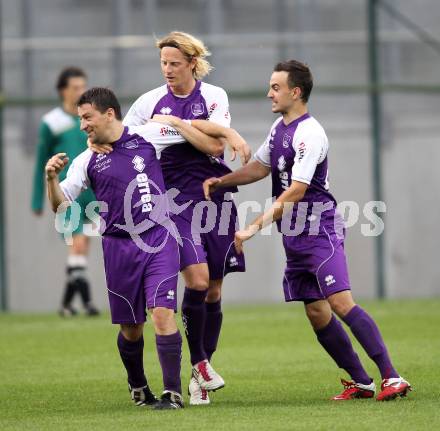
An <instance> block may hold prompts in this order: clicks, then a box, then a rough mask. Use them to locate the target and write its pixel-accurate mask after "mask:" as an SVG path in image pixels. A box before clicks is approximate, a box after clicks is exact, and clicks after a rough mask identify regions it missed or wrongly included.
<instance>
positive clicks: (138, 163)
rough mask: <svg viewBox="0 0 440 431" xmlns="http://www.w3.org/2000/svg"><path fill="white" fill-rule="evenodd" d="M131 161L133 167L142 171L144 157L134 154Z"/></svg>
mask: <svg viewBox="0 0 440 431" xmlns="http://www.w3.org/2000/svg"><path fill="white" fill-rule="evenodd" d="M131 163H133V165H134V166H133V167H134V168H135V169H136V170H137V171H138V172H142V171H143V170H144V169H145V163H144V159H143V158H142V157H141V156H134V157H133V160H132V161H131Z"/></svg>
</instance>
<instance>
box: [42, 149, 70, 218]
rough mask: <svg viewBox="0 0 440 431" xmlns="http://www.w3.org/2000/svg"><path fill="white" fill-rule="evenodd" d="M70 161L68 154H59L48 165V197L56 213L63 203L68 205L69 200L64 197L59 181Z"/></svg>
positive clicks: (46, 169) (46, 170)
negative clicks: (61, 173)
mask: <svg viewBox="0 0 440 431" xmlns="http://www.w3.org/2000/svg"><path fill="white" fill-rule="evenodd" d="M68 162H69V159H68V158H67V156H66V153H58V154H55V155H54V156H53V157H51V158H50V159H49V161H48V162H47V163H46V168H45V172H46V184H47V195H48V197H49V201H50V203H51V205H52V211H54V212H56V211H57V209H58V207H59V206H60V205H61V204H62V203H67V202H68V200H67V198H66V196H65V195H64V193H63V191H62V190H61V187H60V182H59V180H58V175H59V173H60V172H61V171H62V170H63V169H64V168H65V166H66V165H67V163H68Z"/></svg>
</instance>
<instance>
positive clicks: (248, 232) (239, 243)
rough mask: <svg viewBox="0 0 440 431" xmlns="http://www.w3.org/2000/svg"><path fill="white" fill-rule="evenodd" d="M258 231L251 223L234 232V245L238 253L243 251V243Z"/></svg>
mask: <svg viewBox="0 0 440 431" xmlns="http://www.w3.org/2000/svg"><path fill="white" fill-rule="evenodd" d="M257 232H258V226H255V225H251V226H249V227H247V228H246V229H243V230H238V231H237V232H235V238H234V245H235V250H237V253H238V254H241V253H243V243H244V242H245V241H247V240H248V239H251V238H252V237H253V236H254V235H255V234H256V233H257Z"/></svg>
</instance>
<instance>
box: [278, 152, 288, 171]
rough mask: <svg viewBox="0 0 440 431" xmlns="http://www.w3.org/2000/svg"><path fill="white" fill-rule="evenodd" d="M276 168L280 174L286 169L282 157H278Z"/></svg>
mask: <svg viewBox="0 0 440 431" xmlns="http://www.w3.org/2000/svg"><path fill="white" fill-rule="evenodd" d="M277 168H278V170H279V171H280V172H282V171H284V169H286V159H285V158H284V156H280V157H279V158H278V165H277Z"/></svg>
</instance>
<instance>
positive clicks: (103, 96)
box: [78, 87, 122, 120]
mask: <svg viewBox="0 0 440 431" xmlns="http://www.w3.org/2000/svg"><path fill="white" fill-rule="evenodd" d="M87 103H90V104H91V105H93V106H95V108H96V109H97V110H98V111H99V112H101V114H103V113H104V112H105V111H107V109H109V108H112V109H113V110H114V111H115V117H116V119H117V120H122V114H121V105H120V104H119V102H118V99H117V98H116V96H115V93H113V91H112V90H110V89H109V88H105V87H93V88H91V89H90V90H87V91H86V92H84V93H83V94H82V95H81V97H80V98H79V100H78V106H81V105H85V104H87Z"/></svg>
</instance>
